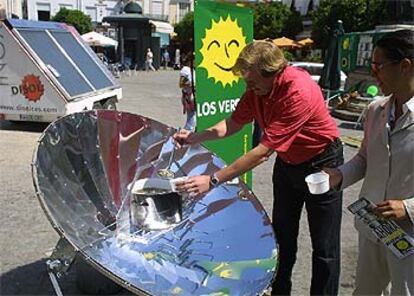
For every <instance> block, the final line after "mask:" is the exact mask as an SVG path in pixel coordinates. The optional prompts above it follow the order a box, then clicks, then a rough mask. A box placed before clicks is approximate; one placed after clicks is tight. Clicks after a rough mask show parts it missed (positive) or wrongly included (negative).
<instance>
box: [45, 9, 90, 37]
mask: <svg viewBox="0 0 414 296" xmlns="http://www.w3.org/2000/svg"><path fill="white" fill-rule="evenodd" d="M52 20H53V21H55V22H62V23H66V24H68V25H72V26H74V27H75V28H76V30H78V32H79V34H85V33H88V32H90V31H92V20H91V17H90V16H89V15H86V14H84V13H83V12H82V11H80V10H71V9H66V8H61V9H60V10H59V11H58V13H56V15H55V16H54V17H53V18H52Z"/></svg>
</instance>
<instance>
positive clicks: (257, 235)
mask: <svg viewBox="0 0 414 296" xmlns="http://www.w3.org/2000/svg"><path fill="white" fill-rule="evenodd" d="M175 132H176V130H175V129H174V128H171V127H168V126H166V125H164V124H162V123H160V122H157V121H155V120H152V119H149V118H146V117H142V116H139V115H134V114H130V113H124V112H118V111H106V110H98V111H97V110H94V111H87V112H81V113H75V114H72V115H67V116H65V117H62V118H61V119H58V120H57V121H55V122H53V123H52V124H50V125H49V127H48V128H47V129H46V130H45V131H44V133H43V134H42V135H41V138H40V140H39V142H38V145H37V147H36V151H35V153H34V160H33V178H34V184H35V188H36V192H37V195H38V197H39V200H40V203H41V205H42V207H43V209H44V211H45V213H46V215H47V217H48V218H49V220H50V222H51V223H52V225H53V227H54V228H55V229H56V230H57V232H58V233H59V234H60V236H61V239H60V241H59V242H58V244H57V246H56V248H55V250H54V252H53V254H52V255H51V257H50V258H49V260H47V266H48V270H49V275H50V278H51V281H52V284H53V286H54V288H55V291H56V293H57V294H61V293H62V292H61V290H60V288H59V279H60V278H61V277H62V275H64V274H65V273H66V272H67V271H68V269H69V267H70V266H71V264H72V262H73V260H74V258H75V255H77V257H78V256H79V257H81V258H82V259H83V260H84V261H86V262H87V263H88V266H89V265H90V266H91V267H92V268H93V270H98V271H99V272H100V273H102V274H103V275H105V276H106V277H107V278H109V279H111V280H112V281H114V282H115V283H117V284H118V285H120V286H122V287H124V288H126V289H128V290H130V291H132V292H133V293H136V294H138V295H261V294H262V293H263V292H264V291H265V290H266V289H267V287H268V286H269V285H270V283H271V281H272V279H273V277H274V274H275V272H276V269H277V257H278V256H277V254H278V249H277V243H276V238H275V235H274V232H273V229H272V225H271V223H270V220H269V217H268V216H267V214H266V212H265V210H264V209H263V207H262V205H261V204H260V202H259V201H258V200H257V198H256V197H255V196H254V194H253V193H252V192H251V191H250V190H249V189H248V187H247V186H246V185H245V184H244V183H243V182H242V181H241V180H240V179H235V180H233V181H232V182H227V183H224V184H221V185H220V186H218V187H216V188H214V189H212V190H211V191H210V192H208V193H207V194H205V195H204V196H202V197H201V198H197V199H195V198H193V197H191V196H188V195H186V194H179V193H177V192H175V191H174V188H173V187H174V186H171V185H173V182H172V181H173V180H174V179H176V178H185V177H186V176H194V175H200V174H207V175H212V174H213V173H214V172H215V171H217V170H219V169H220V168H222V167H224V166H225V163H224V162H223V161H222V160H221V159H220V158H218V157H217V156H216V155H214V154H213V153H211V152H210V151H208V150H207V149H206V148H204V147H203V146H201V145H193V146H188V147H184V148H181V149H175V148H174V143H173V140H172V137H171V136H172V135H173V134H174V133H175ZM172 156H173V157H172ZM172 158H173V160H172V161H171V159H172ZM166 167H168V168H169V170H170V171H171V172H172V176H164V175H163V174H160V172H162V171H163V169H165V168H166ZM171 178H173V179H171Z"/></svg>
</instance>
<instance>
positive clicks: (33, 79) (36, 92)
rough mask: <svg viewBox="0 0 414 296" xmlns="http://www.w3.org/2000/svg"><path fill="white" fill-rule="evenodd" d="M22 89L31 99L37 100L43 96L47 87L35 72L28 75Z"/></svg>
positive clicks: (27, 97)
mask: <svg viewBox="0 0 414 296" xmlns="http://www.w3.org/2000/svg"><path fill="white" fill-rule="evenodd" d="M21 90H22V92H23V94H24V96H25V97H26V99H28V100H29V101H32V102H36V101H38V100H40V98H41V96H42V95H43V93H44V92H45V88H44V86H43V84H42V82H41V81H40V78H39V76H35V75H33V74H30V75H26V76H25V77H24V78H23V80H22V84H21Z"/></svg>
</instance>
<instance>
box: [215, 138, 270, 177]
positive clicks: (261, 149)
mask: <svg viewBox="0 0 414 296" xmlns="http://www.w3.org/2000/svg"><path fill="white" fill-rule="evenodd" d="M273 152H274V151H273V150H272V149H270V148H267V147H266V146H264V145H263V144H259V145H257V146H256V147H255V148H253V149H252V150H250V151H249V152H247V153H246V154H244V155H243V156H241V157H240V158H238V159H237V160H235V161H234V162H233V163H232V164H230V165H229V166H227V167H225V168H223V169H221V170H219V171H218V172H217V173H216V177H217V178H218V179H219V180H220V182H227V181H229V180H232V179H233V178H235V177H238V176H240V175H242V174H244V173H245V172H247V171H249V170H251V169H253V168H255V167H256V166H258V165H259V164H261V163H262V162H264V161H266V160H267V159H268V158H269V156H270V155H272V153H273Z"/></svg>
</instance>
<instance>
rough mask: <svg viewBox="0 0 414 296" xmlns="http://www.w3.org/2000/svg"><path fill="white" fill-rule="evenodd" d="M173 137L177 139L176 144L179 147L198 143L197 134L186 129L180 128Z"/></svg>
mask: <svg viewBox="0 0 414 296" xmlns="http://www.w3.org/2000/svg"><path fill="white" fill-rule="evenodd" d="M173 139H174V140H175V146H176V147H177V148H181V147H183V146H185V145H191V144H196V143H198V141H197V137H196V134H195V133H193V132H191V131H188V130H185V129H180V130H179V131H178V132H176V133H175V134H174V135H173Z"/></svg>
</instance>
